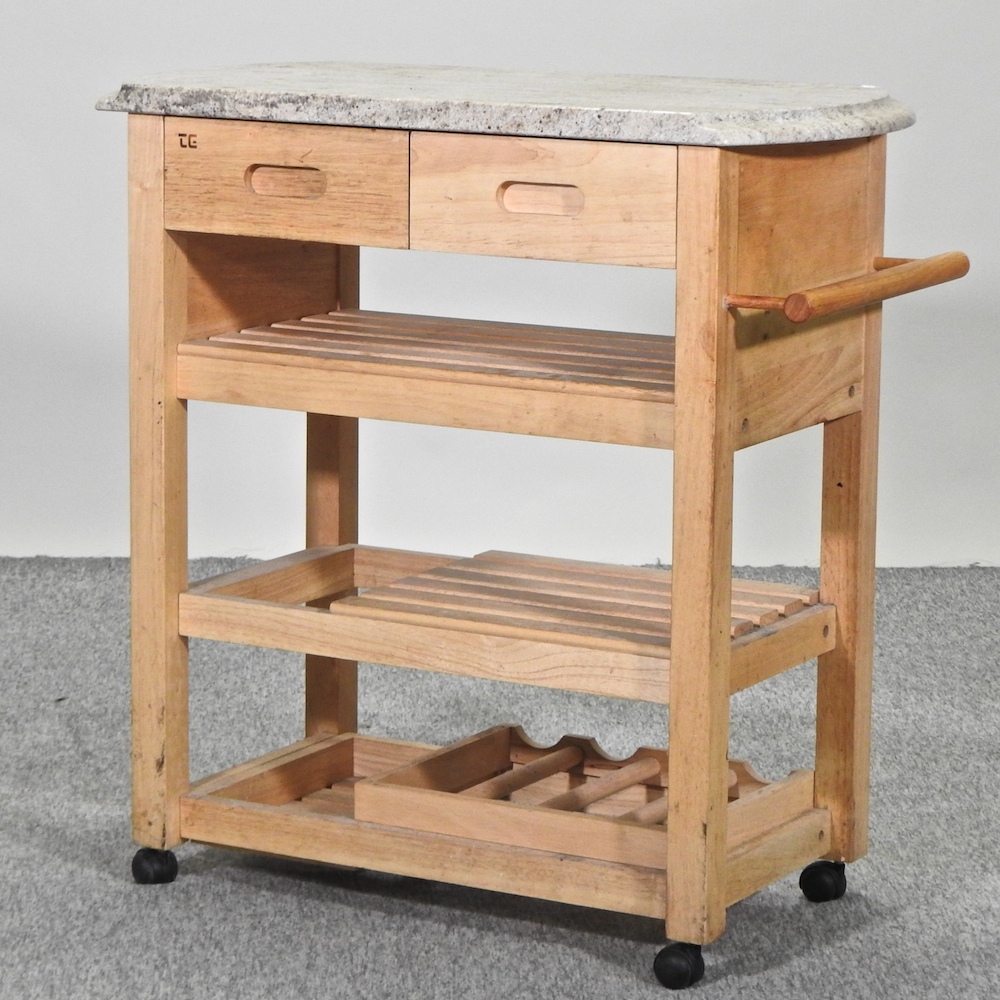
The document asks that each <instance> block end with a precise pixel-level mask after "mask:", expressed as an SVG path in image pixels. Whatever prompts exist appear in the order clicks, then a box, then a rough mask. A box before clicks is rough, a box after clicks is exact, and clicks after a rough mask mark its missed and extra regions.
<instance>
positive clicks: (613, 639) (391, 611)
mask: <svg viewBox="0 0 1000 1000" xmlns="http://www.w3.org/2000/svg"><path fill="white" fill-rule="evenodd" d="M383 592H385V591H379V594H378V595H373V594H371V592H369V593H368V594H363V595H361V596H360V597H352V598H347V599H345V600H343V601H337V602H335V603H334V604H332V605H331V607H330V615H331V617H335V618H337V619H340V620H342V619H344V618H356V619H357V620H359V621H364V620H365V619H377V620H379V621H382V622H389V621H394V622H399V623H400V624H405V625H409V626H414V625H417V626H424V627H427V628H443V627H445V626H447V627H449V628H451V629H452V630H454V631H459V632H467V633H471V634H479V635H483V636H486V635H497V636H508V637H510V638H524V639H528V640H530V641H532V642H535V643H555V644H561V645H566V646H576V647H580V648H590V649H600V650H604V651H608V652H613V651H619V652H625V653H632V654H634V655H637V656H652V655H656V653H661V654H665V652H666V649H667V647H668V645H669V642H668V638H667V636H666V635H665V634H662V635H655V634H651V633H649V632H633V631H629V630H628V629H624V628H598V627H595V626H591V625H587V624H585V623H583V622H580V621H566V620H563V621H552V620H546V619H543V618H529V617H519V616H517V615H512V614H494V613H491V612H487V611H469V610H462V609H460V608H451V607H442V606H440V605H431V604H426V603H420V604H407V603H406V602H405V601H394V600H392V599H391V593H390V596H389V597H388V598H383V597H382V596H381V594H382V593H383ZM751 627H752V626H750V625H749V624H747V625H746V628H747V629H748V630H749V629H750V628H751Z"/></svg>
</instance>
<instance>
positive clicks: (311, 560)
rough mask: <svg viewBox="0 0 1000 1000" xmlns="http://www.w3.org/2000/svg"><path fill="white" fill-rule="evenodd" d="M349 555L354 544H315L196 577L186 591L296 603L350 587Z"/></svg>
mask: <svg viewBox="0 0 1000 1000" xmlns="http://www.w3.org/2000/svg"><path fill="white" fill-rule="evenodd" d="M353 556H354V545H337V546H315V547H313V548H309V549H302V550H301V551H299V552H292V553H290V554H289V555H286V556H279V557H278V558H277V559H269V560H267V561H266V562H261V563H254V564H253V565H252V566H244V567H241V568H240V569H237V570H232V571H231V572H229V573H221V574H219V575H218V576H214V577H211V578H210V579H207V580H199V581H198V582H197V583H194V584H192V585H191V586H190V587H189V588H188V593H190V594H217V595H226V596H229V597H245V598H248V599H250V600H255V601H283V602H285V603H287V604H300V603H302V602H304V601H311V600H313V599H314V598H317V597H323V596H325V595H327V594H334V593H337V592H339V591H342V590H347V589H349V588H351V587H353V586H354V571H353V565H352V564H353Z"/></svg>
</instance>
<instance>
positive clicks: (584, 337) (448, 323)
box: [273, 309, 674, 359]
mask: <svg viewBox="0 0 1000 1000" xmlns="http://www.w3.org/2000/svg"><path fill="white" fill-rule="evenodd" d="M289 322H290V324H291V325H292V326H297V325H298V324H305V325H308V326H316V327H317V328H320V329H326V330H350V331H351V332H352V333H355V334H357V335H358V336H365V335H370V336H375V337H377V336H379V335H380V334H381V333H382V332H384V331H393V332H395V333H396V334H397V335H409V336H411V337H425V338H426V337H433V338H435V339H437V338H439V337H449V338H455V339H457V340H469V341H473V340H475V341H485V342H503V343H510V344H520V345H531V344H539V345H546V344H552V345H555V344H564V345H567V346H570V347H573V348H578V349H579V350H580V351H583V352H587V353H593V354H595V355H604V354H608V353H610V354H611V355H613V356H615V357H617V356H622V357H639V358H653V357H658V358H661V359H663V358H670V357H672V356H673V351H674V338H673V337H667V336H662V335H657V334H647V333H624V332H621V331H618V330H615V331H608V330H591V329H581V328H579V327H564V326H539V325H536V324H527V323H507V322H498V321H497V320H482V319H465V318H462V319H456V318H454V317H451V316H421V315H418V314H414V313H390V312H378V311H376V310H372V309H340V310H337V311H336V312H330V313H318V314H316V315H313V316H304V317H302V319H301V320H292V321H289ZM273 325H274V326H275V327H277V328H284V327H285V326H286V322H285V321H282V322H279V323H275V324H273Z"/></svg>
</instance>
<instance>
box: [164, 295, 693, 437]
mask: <svg viewBox="0 0 1000 1000" xmlns="http://www.w3.org/2000/svg"><path fill="white" fill-rule="evenodd" d="M178 368H179V371H178V378H179V383H180V387H179V395H181V396H182V397H183V398H188V399H206V400H212V401H216V402H234V403H245V404H249V405H256V406H278V407H281V408H286V409H301V410H309V411H312V412H327V413H337V414H339V415H341V416H359V417H374V418H380V419H387V420H406V421H409V422H415V423H431V424H440V425H445V426H456V427H474V428H477V429H484V430H498V431H511V432H514V433H525V434H545V435H548V436H554V437H572V438H580V439H584V440H596V441H609V442H612V443H621V444H638V445H646V446H650V447H670V445H671V443H672V430H673V419H672V418H673V414H672V409H673V394H674V340H673V338H672V337H661V336H650V335H644V334H634V333H611V332H605V331H600V330H580V329H569V328H563V327H539V326H526V325H523V324H512V323H496V322H488V321H481V320H460V319H445V318H438V317H431V316H412V315H405V314H396V313H384V312H372V311H366V310H342V311H339V312H334V313H324V314H320V315H315V316H306V317H305V318H303V319H300V320H289V321H287V322H281V323H274V324H272V325H271V326H257V327H249V328H247V329H245V330H240V331H233V332H226V333H220V334H215V335H214V336H211V337H209V338H208V339H207V340H196V341H189V342H187V343H184V344H182V345H181V346H180V348H179V358H178ZM319 374H322V377H321V378H318V377H317V375H319ZM402 379H406V382H405V383H402V382H401V381H400V380H402Z"/></svg>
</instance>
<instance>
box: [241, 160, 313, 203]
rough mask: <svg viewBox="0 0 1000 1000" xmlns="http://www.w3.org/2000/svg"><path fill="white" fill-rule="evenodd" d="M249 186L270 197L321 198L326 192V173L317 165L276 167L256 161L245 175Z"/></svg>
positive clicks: (256, 191)
mask: <svg viewBox="0 0 1000 1000" xmlns="http://www.w3.org/2000/svg"><path fill="white" fill-rule="evenodd" d="M244 179H245V180H246V185H247V187H248V188H249V189H250V190H251V191H252V192H253V193H254V194H259V195H264V196H265V197H268V198H319V197H321V196H322V195H323V194H324V193H325V192H326V174H325V173H324V172H323V171H322V170H318V169H317V168H316V167H275V166H271V165H269V164H267V163H254V164H252V165H251V166H249V167H247V171H246V174H245V175H244Z"/></svg>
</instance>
